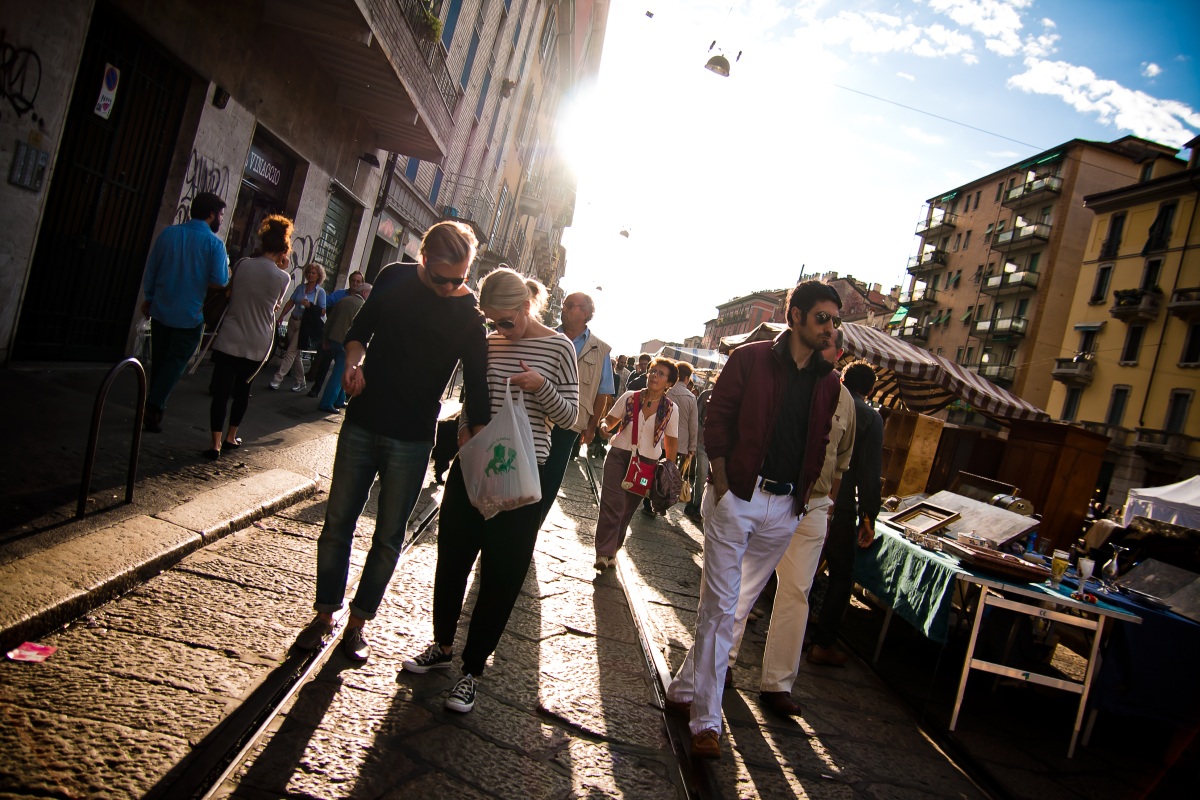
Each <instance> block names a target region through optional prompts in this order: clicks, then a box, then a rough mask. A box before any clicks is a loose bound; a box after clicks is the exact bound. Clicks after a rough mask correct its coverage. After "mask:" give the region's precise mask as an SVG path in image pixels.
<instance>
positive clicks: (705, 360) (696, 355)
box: [654, 346, 727, 369]
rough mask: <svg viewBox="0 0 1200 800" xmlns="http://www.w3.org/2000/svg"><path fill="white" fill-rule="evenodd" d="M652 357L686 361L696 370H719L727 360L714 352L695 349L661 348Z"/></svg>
mask: <svg viewBox="0 0 1200 800" xmlns="http://www.w3.org/2000/svg"><path fill="white" fill-rule="evenodd" d="M654 355H656V356H662V357H663V358H669V359H671V360H672V361H686V362H688V363H689V364H691V365H692V366H693V367H695V368H696V369H720V368H721V367H723V366H725V361H726V360H727V356H723V355H721V354H720V353H718V352H717V351H716V350H702V349H700V348H697V347H669V346H668V347H662V348H659V351H658V352H657V353H655V354H654Z"/></svg>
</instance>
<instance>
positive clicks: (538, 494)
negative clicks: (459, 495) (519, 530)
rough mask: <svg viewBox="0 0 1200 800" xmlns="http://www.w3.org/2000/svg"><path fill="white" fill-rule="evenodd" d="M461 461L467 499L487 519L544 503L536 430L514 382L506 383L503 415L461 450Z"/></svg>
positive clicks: (497, 417)
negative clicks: (535, 446) (513, 392)
mask: <svg viewBox="0 0 1200 800" xmlns="http://www.w3.org/2000/svg"><path fill="white" fill-rule="evenodd" d="M458 460H459V465H460V466H461V468H462V473H463V480H464V482H465V483H466V485H467V497H468V498H469V499H470V501H471V505H473V506H475V508H477V509H479V513H480V514H482V515H483V518H484V519H491V518H492V517H494V516H496V515H497V514H499V513H500V512H502V511H511V510H512V509H514V508H520V507H521V506H526V505H529V504H530V503H537V502H540V501H541V499H542V484H541V479H540V478H539V477H538V465H537V452H536V451H535V450H534V444H533V427H532V426H531V425H530V423H529V414H528V412H527V411H526V410H525V400H524V399H523V398H522V397H518V398H517V400H516V401H515V402H514V401H513V396H512V385H511V381H505V383H504V404H503V405H502V406H501V407H500V412H499V413H498V414H496V415H495V416H493V417H492V421H491V422H489V423H488V424H487V425H486V426H485V427H484V429H483V430H481V431H480V432H479V433H477V434H475V435H474V436H472V437H471V440H470V441H468V442H467V443H466V444H464V445H463V446H462V447H460V448H459V449H458Z"/></svg>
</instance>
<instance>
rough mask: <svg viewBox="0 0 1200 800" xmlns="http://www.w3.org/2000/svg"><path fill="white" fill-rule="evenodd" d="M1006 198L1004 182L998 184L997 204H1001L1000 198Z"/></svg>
mask: <svg viewBox="0 0 1200 800" xmlns="http://www.w3.org/2000/svg"><path fill="white" fill-rule="evenodd" d="M1003 196H1004V181H1000V182H999V183H997V184H996V202H997V203H999V202H1000V198H1001V197H1003Z"/></svg>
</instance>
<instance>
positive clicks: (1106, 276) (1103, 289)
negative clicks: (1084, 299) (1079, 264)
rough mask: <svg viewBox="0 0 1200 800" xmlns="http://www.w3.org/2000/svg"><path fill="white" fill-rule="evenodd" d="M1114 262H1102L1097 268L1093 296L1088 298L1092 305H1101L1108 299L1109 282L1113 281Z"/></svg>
mask: <svg viewBox="0 0 1200 800" xmlns="http://www.w3.org/2000/svg"><path fill="white" fill-rule="evenodd" d="M1112 271H1113V265H1112V264H1101V265H1100V267H1099V268H1098V269H1097V270H1096V283H1095V285H1093V286H1092V296H1091V297H1090V298H1088V303H1089V304H1090V305H1093V306H1095V305H1099V304H1101V303H1104V302H1106V301H1107V300H1108V284H1109V283H1110V282H1111V281H1112Z"/></svg>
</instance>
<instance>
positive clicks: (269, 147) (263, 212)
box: [225, 128, 296, 267]
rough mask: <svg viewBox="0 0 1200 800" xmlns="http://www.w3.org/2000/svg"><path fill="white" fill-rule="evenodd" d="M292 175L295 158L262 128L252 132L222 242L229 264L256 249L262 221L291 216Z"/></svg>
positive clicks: (294, 169) (294, 168)
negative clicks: (280, 215) (274, 215)
mask: <svg viewBox="0 0 1200 800" xmlns="http://www.w3.org/2000/svg"><path fill="white" fill-rule="evenodd" d="M295 173H296V159H295V158H294V157H292V155H291V154H290V153H289V152H288V151H287V150H285V149H284V147H283V145H281V144H280V143H279V142H278V141H276V140H275V139H274V137H272V136H270V135H269V134H268V133H267V132H266V131H265V130H263V129H262V128H259V129H258V130H257V131H255V133H254V140H253V141H252V142H251V143H250V150H249V152H248V153H247V154H246V165H245V168H244V169H243V172H242V186H241V190H240V191H239V192H238V199H237V204H236V205H235V207H234V209H233V214H232V216H231V218H230V220H229V235H228V237H227V238H226V239H225V249H226V250H228V251H229V263H231V264H233V263H236V262H237V260H238V259H239V258H242V257H244V256H249V255H251V254H252V253H254V252H255V251H256V250H257V249H258V228H259V226H260V225H262V221H263V219H264V218H266V217H268V216H270V215H271V214H284V215H286V216H289V217H290V216H292V215H291V214H288V211H287V199H288V194H289V193H290V192H291V187H292V176H293V175H295ZM293 261H295V257H294V256H293ZM292 266H293V267H294V266H296V265H295V264H294V263H293V265H292Z"/></svg>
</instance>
